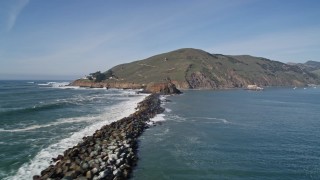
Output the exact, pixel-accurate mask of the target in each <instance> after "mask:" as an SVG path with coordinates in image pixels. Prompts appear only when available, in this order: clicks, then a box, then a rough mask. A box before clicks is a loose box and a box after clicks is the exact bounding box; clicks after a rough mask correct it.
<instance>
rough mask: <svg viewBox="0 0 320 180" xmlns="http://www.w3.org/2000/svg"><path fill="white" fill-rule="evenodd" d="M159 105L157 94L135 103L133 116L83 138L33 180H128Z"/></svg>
mask: <svg viewBox="0 0 320 180" xmlns="http://www.w3.org/2000/svg"><path fill="white" fill-rule="evenodd" d="M160 104H161V100H160V98H159V94H151V95H149V96H148V97H146V98H145V99H144V100H143V101H142V102H140V103H138V106H137V111H136V112H135V113H133V114H131V115H130V116H129V117H125V118H123V119H121V120H119V121H116V122H113V123H111V124H109V125H105V126H103V127H102V128H101V129H99V130H97V131H96V132H95V133H94V134H93V135H92V136H86V137H83V141H82V142H79V143H78V144H77V145H76V146H74V147H72V148H69V149H67V150H66V151H65V152H64V153H63V155H59V156H58V157H56V158H53V159H52V160H53V161H54V162H55V165H50V166H49V167H48V168H46V169H44V170H43V171H41V175H35V176H34V177H33V179H34V180H43V179H64V180H68V179H78V180H86V179H90V180H91V179H94V180H96V179H108V180H109V179H111V180H116V179H117V180H119V179H128V178H129V177H130V174H131V172H132V169H133V167H134V166H135V165H136V162H137V160H138V157H137V148H138V137H139V136H140V135H141V134H142V132H143V131H144V130H145V129H146V128H147V127H148V125H147V122H149V121H150V118H153V117H154V116H156V114H159V113H162V112H163V111H164V109H163V108H162V107H161V106H160Z"/></svg>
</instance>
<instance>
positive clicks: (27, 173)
mask: <svg viewBox="0 0 320 180" xmlns="http://www.w3.org/2000/svg"><path fill="white" fill-rule="evenodd" d="M145 97H146V95H145V94H141V95H139V96H135V97H134V98H131V99H130V100H127V101H124V102H121V103H119V104H117V105H114V106H111V107H108V108H107V109H106V112H105V113H103V114H101V115H100V116H99V117H97V118H99V119H100V121H95V123H93V124H91V125H89V126H87V127H86V128H85V129H82V130H80V131H79V132H75V133H73V134H72V135H71V136H70V137H68V138H65V139H62V140H60V141H59V142H57V143H55V144H51V145H49V146H48V147H47V148H44V149H42V150H41V151H40V152H38V154H37V155H36V156H35V157H34V158H33V159H32V160H31V161H30V162H28V163H25V164H23V165H22V166H21V167H20V168H19V170H18V172H17V173H16V174H15V175H14V176H11V177H7V178H5V179H6V180H21V179H32V177H33V175H36V174H40V171H41V170H43V169H45V168H46V167H48V166H49V165H50V162H51V158H53V157H57V156H58V155H59V154H62V153H63V152H64V151H65V150H66V149H68V148H70V147H72V146H74V145H76V144H77V143H78V142H80V141H81V140H82V137H84V136H89V135H92V134H93V133H94V132H95V131H96V130H97V129H100V128H101V127H102V126H103V125H106V124H110V123H111V122H113V121H116V120H119V119H121V118H123V117H126V116H129V115H130V114H132V113H133V112H134V111H135V107H136V105H137V103H138V102H140V101H142V100H143V99H144V98H145ZM83 118H87V117H83ZM74 120H75V121H81V120H83V119H81V118H80V119H64V120H61V122H60V123H65V122H67V123H69V122H72V121H74ZM48 125H50V124H47V125H44V126H48ZM32 128H38V127H28V128H26V129H32Z"/></svg>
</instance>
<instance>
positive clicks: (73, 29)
mask: <svg viewBox="0 0 320 180" xmlns="http://www.w3.org/2000/svg"><path fill="white" fill-rule="evenodd" d="M319 9H320V1H318V0H228V1H224V0H208V1H206V0H201V1H197V0H162V1H151V0H148V1H147V0H145V1H144V0H137V1H124V0H112V1H111V0H93V1H91V0H67V1H66V0H1V1H0V79H12V78H13V79H73V78H77V77H79V76H83V75H85V74H89V73H90V72H95V71H97V70H101V71H105V70H107V69H109V68H111V67H113V66H115V65H117V64H120V63H126V62H131V61H134V60H139V59H144V58H147V57H149V56H152V55H155V54H159V53H163V52H167V51H172V50H175V49H179V48H185V47H192V48H198V49H203V50H205V51H208V52H210V53H219V54H229V55H236V54H237V55H238V54H249V55H254V56H261V57H266V58H269V59H272V60H278V61H281V62H305V61H307V60H316V61H320V10H319Z"/></svg>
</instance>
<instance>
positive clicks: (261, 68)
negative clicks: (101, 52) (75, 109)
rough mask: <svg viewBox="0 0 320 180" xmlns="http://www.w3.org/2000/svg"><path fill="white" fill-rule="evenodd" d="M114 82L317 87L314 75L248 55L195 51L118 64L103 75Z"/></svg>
mask: <svg viewBox="0 0 320 180" xmlns="http://www.w3.org/2000/svg"><path fill="white" fill-rule="evenodd" d="M107 72H108V73H109V74H110V72H112V76H113V77H114V78H113V80H106V81H117V82H133V83H137V84H148V83H150V82H156V83H157V82H163V81H166V80H167V79H171V81H172V82H173V83H174V84H176V86H177V87H178V88H208V89H212V88H213V89H215V88H234V87H245V86H247V85H248V84H256V85H259V86H303V85H307V84H319V78H318V76H316V75H315V74H312V73H310V72H309V71H307V70H304V69H301V68H299V67H298V66H294V65H288V64H284V63H281V62H277V61H271V60H269V59H265V58H260V57H253V56H248V55H242V56H228V55H222V54H210V53H208V52H205V51H203V50H199V49H191V48H186V49H179V50H175V51H171V52H168V53H163V54H159V55H156V56H152V57H149V58H147V59H144V60H139V61H134V62H131V63H127V64H120V65H118V66H115V67H113V68H111V69H110V70H109V71H107Z"/></svg>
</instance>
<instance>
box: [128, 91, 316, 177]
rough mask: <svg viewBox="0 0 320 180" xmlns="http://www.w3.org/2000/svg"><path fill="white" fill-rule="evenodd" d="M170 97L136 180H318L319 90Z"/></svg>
mask: <svg viewBox="0 0 320 180" xmlns="http://www.w3.org/2000/svg"><path fill="white" fill-rule="evenodd" d="M167 99H168V100H171V102H167V103H166V104H165V105H164V107H165V108H166V112H165V113H164V114H163V115H161V116H157V117H156V119H157V120H162V121H163V122H162V124H161V125H157V126H155V127H153V128H150V129H148V130H147V131H146V132H145V133H144V134H143V135H142V137H141V138H140V147H139V162H138V166H137V168H136V169H135V171H134V177H133V179H134V180H149V179H152V180H157V179H165V180H166V179H168V180H169V179H172V180H178V179H181V180H186V179H190V180H191V179H192V180H193V179H219V180H220V179H228V180H229V179H231V180H233V179H234V180H237V179H241V180H242V179H243V180H248V179H259V180H267V179H272V180H273V179H299V180H301V179H320V88H307V89H303V88H297V89H295V90H294V89H292V88H267V89H266V90H265V91H259V92H254V91H245V90H226V91H185V93H184V94H183V95H179V96H170V97H167Z"/></svg>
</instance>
